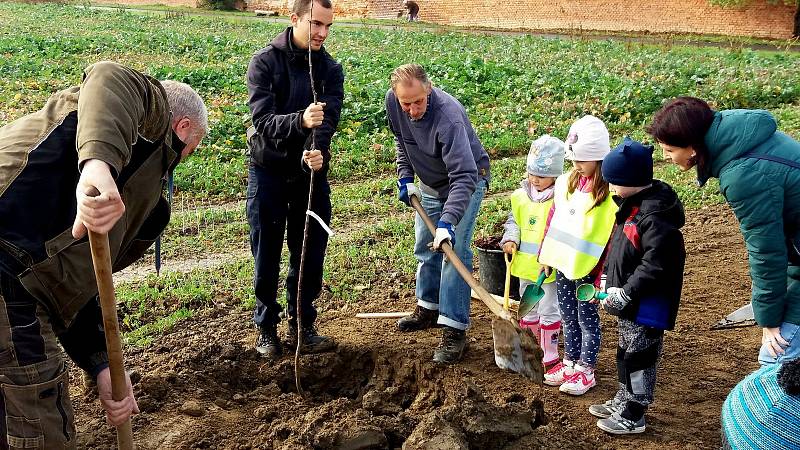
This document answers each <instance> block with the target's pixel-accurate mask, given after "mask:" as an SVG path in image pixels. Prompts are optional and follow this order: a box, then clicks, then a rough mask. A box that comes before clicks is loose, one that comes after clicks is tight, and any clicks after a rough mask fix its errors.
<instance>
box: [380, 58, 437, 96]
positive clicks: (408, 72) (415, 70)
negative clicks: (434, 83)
mask: <svg viewBox="0 0 800 450" xmlns="http://www.w3.org/2000/svg"><path fill="white" fill-rule="evenodd" d="M414 80H419V82H420V83H422V85H423V86H425V87H426V88H430V87H431V81H430V80H429V79H428V74H427V73H425V69H424V68H423V67H422V66H420V65H419V64H415V63H411V64H403V65H402V66H400V67H398V68H396V69H394V71H392V74H391V76H390V77H389V82H390V84H391V85H392V90H394V89H395V88H396V87H397V85H399V84H401V83H402V84H410V83H412V82H413V81H414Z"/></svg>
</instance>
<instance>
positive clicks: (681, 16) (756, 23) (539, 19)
mask: <svg viewBox="0 0 800 450" xmlns="http://www.w3.org/2000/svg"><path fill="white" fill-rule="evenodd" d="M418 2H419V3H420V19H421V20H424V21H430V22H435V23H441V24H448V25H460V26H488V27H493V28H509V29H514V28H523V29H534V30H563V29H568V30H581V29H582V30H598V31H637V32H654V33H674V32H678V33H701V34H721V35H740V36H756V37H769V38H779V39H785V38H790V37H792V30H793V28H794V14H795V11H796V10H797V6H786V5H784V4H778V5H771V4H769V3H767V1H766V0H753V1H751V2H750V4H749V5H748V6H746V7H740V8H721V7H718V6H712V5H710V4H709V3H708V1H707V0H661V1H657V0H656V1H653V0H650V1H646V0H518V1H514V2H507V1H499V0H496V1H491V2H474V1H469V0H418ZM427 5H430V7H426V6H427ZM433 5H435V6H433Z"/></svg>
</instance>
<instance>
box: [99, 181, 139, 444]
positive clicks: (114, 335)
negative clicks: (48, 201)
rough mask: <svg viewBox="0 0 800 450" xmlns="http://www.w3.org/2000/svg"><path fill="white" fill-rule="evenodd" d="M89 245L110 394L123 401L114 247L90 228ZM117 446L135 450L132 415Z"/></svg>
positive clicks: (124, 386) (125, 388)
mask: <svg viewBox="0 0 800 450" xmlns="http://www.w3.org/2000/svg"><path fill="white" fill-rule="evenodd" d="M87 195H90V196H93V197H95V196H97V195H100V193H99V192H98V191H97V190H96V189H94V192H90V193H88V194H87ZM89 246H90V247H91V250H92V263H93V264H94V274H95V277H96V278H97V290H98V293H99V295H100V309H101V310H102V313H103V329H104V331H105V336H106V348H107V351H108V369H109V371H110V372H111V396H112V397H113V398H114V400H115V401H120V400H122V399H124V398H125V396H126V395H127V393H128V385H127V383H126V382H125V368H124V367H123V356H122V343H121V342H120V338H119V322H118V319H117V300H116V296H115V294H114V280H113V278H112V277H111V251H110V249H109V245H108V234H106V233H95V232H94V231H91V230H89ZM117 447H118V448H119V450H133V448H134V445H133V429H132V428H131V420H130V419H128V420H127V421H126V422H125V423H123V424H122V425H120V426H118V427H117Z"/></svg>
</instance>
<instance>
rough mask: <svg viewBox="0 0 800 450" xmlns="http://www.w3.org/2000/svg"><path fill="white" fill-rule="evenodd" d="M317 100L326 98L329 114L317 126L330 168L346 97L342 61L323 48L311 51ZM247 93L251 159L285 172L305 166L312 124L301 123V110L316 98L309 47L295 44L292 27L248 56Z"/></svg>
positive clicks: (318, 142)
mask: <svg viewBox="0 0 800 450" xmlns="http://www.w3.org/2000/svg"><path fill="white" fill-rule="evenodd" d="M311 62H312V65H313V70H314V84H315V86H316V90H317V101H319V102H323V103H325V104H326V105H325V119H324V120H323V123H322V125H320V126H319V127H317V129H316V148H317V149H318V150H321V151H322V153H323V155H324V158H325V164H324V167H323V169H322V171H323V173H326V172H327V169H328V163H329V161H330V157H331V154H330V145H331V138H332V137H333V133H334V132H335V131H336V127H337V126H338V124H339V115H340V114H341V111H342V100H343V98H344V73H343V72H342V66H341V65H340V64H339V63H337V62H336V61H335V60H334V59H333V58H331V56H330V55H329V54H328V52H327V51H325V48H324V47H323V48H322V49H320V50H319V51H312V52H311ZM247 92H248V94H249V100H248V102H249V105H250V112H251V113H252V115H253V126H252V127H251V128H250V129H248V131H247V142H248V147H249V149H250V159H251V161H252V162H254V163H255V164H258V165H259V166H262V167H264V168H267V169H269V170H273V171H274V172H275V173H276V174H286V175H287V178H289V177H291V176H292V175H298V174H299V173H300V171H301V170H306V171H307V169H306V167H305V166H304V165H303V164H302V155H303V150H308V149H310V148H311V129H307V128H303V125H302V120H303V111H305V109H306V108H307V107H308V105H310V104H311V103H312V102H313V100H314V98H313V95H312V93H311V83H310V81H309V76H308V50H301V49H298V48H295V47H294V44H293V43H292V28H291V27H289V28H287V29H286V31H284V32H283V33H281V34H279V35H278V36H276V37H275V39H273V40H272V42H271V43H270V44H269V45H268V46H267V47H265V48H263V49H261V50H259V51H258V52H256V53H255V54H254V55H253V58H252V59H251V60H250V65H249V66H248V68H247Z"/></svg>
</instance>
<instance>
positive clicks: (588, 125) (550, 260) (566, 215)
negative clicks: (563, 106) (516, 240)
mask: <svg viewBox="0 0 800 450" xmlns="http://www.w3.org/2000/svg"><path fill="white" fill-rule="evenodd" d="M564 150H565V153H566V155H565V157H566V158H567V159H569V160H572V162H573V168H572V170H570V171H569V172H568V173H565V174H564V175H561V176H560V177H558V179H557V180H556V184H555V191H554V195H553V209H552V210H551V212H550V220H549V223H548V227H547V230H546V232H545V237H544V240H543V241H542V247H541V250H540V251H539V263H540V264H541V265H542V266H543V270H544V271H545V273H548V274H549V272H550V270H551V268H553V269H556V270H555V272H556V274H555V275H556V289H557V292H558V305H559V310H560V313H561V321H562V324H563V327H564V360H563V362H561V363H559V364H557V365H556V366H554V367H553V368H552V369H550V370H549V371H548V372H547V373H546V374H545V377H544V378H545V379H544V383H545V384H547V385H550V386H560V387H559V390H560V391H561V392H565V393H567V394H572V395H582V394H584V393H585V392H586V391H588V390H589V389H591V388H592V387H594V386H595V384H596V382H595V379H594V367H595V365H596V363H597V354H598V352H599V350H600V316H599V314H598V312H597V302H596V301H595V300H593V301H592V302H591V303H589V302H580V301H578V299H577V298H576V295H575V290H576V288H577V287H578V286H579V285H581V284H583V283H592V284H595V285H599V281H600V276H601V274H602V269H603V258H604V256H605V249H606V246H607V244H608V241H609V238H610V236H611V230H612V229H613V227H614V213H616V211H617V205H616V204H615V203H614V201H613V200H612V199H611V196H610V195H609V192H608V191H609V189H608V183H607V182H606V181H605V180H604V179H603V175H602V173H601V171H600V168H601V165H602V162H603V158H604V157H605V156H606V154H608V152H609V151H610V150H611V146H610V144H609V136H608V130H607V129H606V126H605V125H604V124H603V122H602V121H601V120H600V119H598V118H597V117H594V116H584V117H582V118H581V119H579V120H578V121H576V122H575V123H574V124H572V126H571V127H570V129H569V135H568V136H567V141H566V144H565V147H564Z"/></svg>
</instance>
